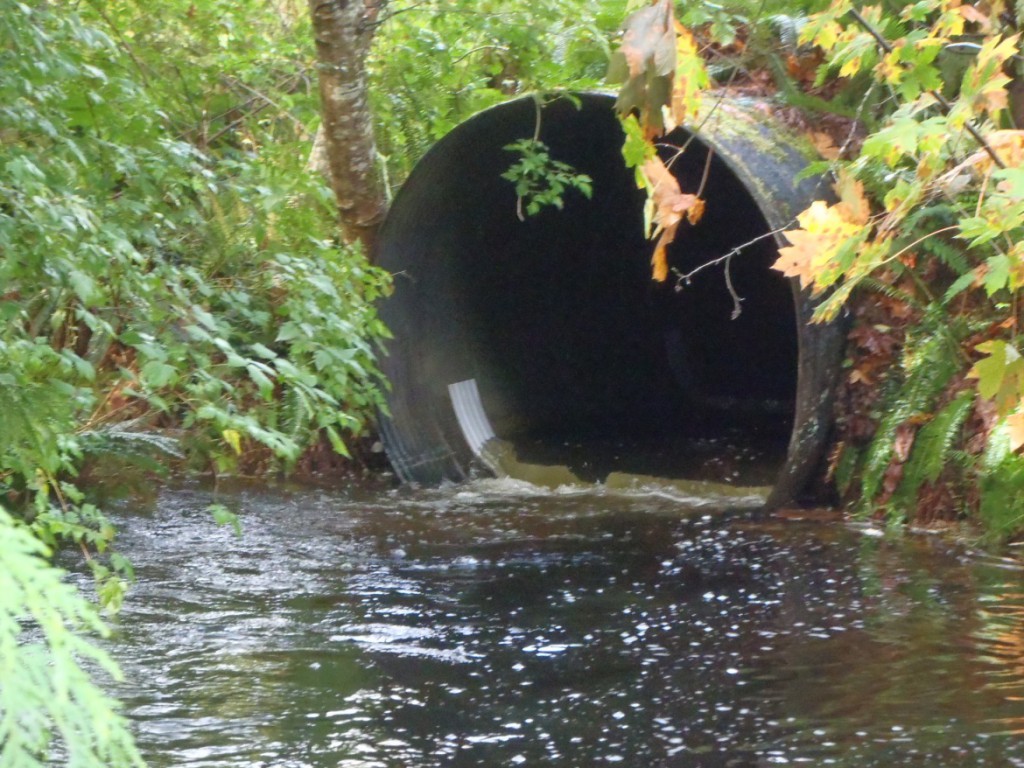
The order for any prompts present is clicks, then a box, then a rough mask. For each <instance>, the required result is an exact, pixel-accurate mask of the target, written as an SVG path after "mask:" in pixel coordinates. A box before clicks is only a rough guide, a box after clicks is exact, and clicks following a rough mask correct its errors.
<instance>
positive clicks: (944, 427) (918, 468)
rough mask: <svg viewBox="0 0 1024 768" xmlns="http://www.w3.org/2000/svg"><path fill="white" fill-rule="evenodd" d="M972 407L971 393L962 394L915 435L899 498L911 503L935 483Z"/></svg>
mask: <svg viewBox="0 0 1024 768" xmlns="http://www.w3.org/2000/svg"><path fill="white" fill-rule="evenodd" d="M973 406H974V391H973V390H967V391H964V392H961V393H960V394H959V395H958V396H957V397H956V398H954V399H953V401H952V402H950V403H949V404H948V405H946V407H945V408H943V409H942V410H941V411H939V412H938V413H937V414H935V416H934V417H933V418H932V420H931V421H930V422H928V424H926V425H925V426H924V427H922V428H921V431H920V432H918V434H917V439H916V440H915V441H914V449H913V452H912V453H911V455H910V460H909V461H908V462H907V466H906V470H905V471H904V474H903V482H902V483H901V487H900V496H901V497H902V498H903V499H905V500H906V501H907V502H913V500H914V499H916V498H917V492H918V489H919V488H920V487H921V486H922V485H923V484H924V483H925V482H932V483H933V482H935V481H936V480H937V479H938V477H939V475H940V474H941V473H942V470H943V469H944V468H945V467H946V466H947V465H948V464H949V463H950V459H951V456H950V452H951V450H952V448H953V445H954V443H955V442H956V439H957V437H958V436H959V435H960V429H961V427H963V424H964V421H966V420H967V416H968V415H969V414H970V412H971V408H972V407H973Z"/></svg>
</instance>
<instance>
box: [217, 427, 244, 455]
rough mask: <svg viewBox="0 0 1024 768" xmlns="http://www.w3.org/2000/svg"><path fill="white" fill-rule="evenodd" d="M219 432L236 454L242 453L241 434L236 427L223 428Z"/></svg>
mask: <svg viewBox="0 0 1024 768" xmlns="http://www.w3.org/2000/svg"><path fill="white" fill-rule="evenodd" d="M220 434H221V437H223V438H224V442H225V443H227V444H228V445H230V446H231V448H232V450H234V452H235V453H236V454H238V455H241V454H242V435H241V434H240V433H239V432H238V430H237V429H225V430H224V431H223V432H221V433H220Z"/></svg>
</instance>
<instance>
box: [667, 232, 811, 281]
mask: <svg viewBox="0 0 1024 768" xmlns="http://www.w3.org/2000/svg"><path fill="white" fill-rule="evenodd" d="M794 221H796V219H793V221H790V222H789V224H786V225H785V226H784V227H780V228H779V229H772V230H770V231H768V232H764V233H763V234H760V235H758V236H757V237H755V238H753V239H752V240H748V241H747V242H745V243H741V244H740V245H737V246H736V247H735V248H733V249H732V250H731V251H729V252H728V253H726V254H724V255H722V256H718V257H717V258H714V259H712V260H711V261H706V262H704V263H703V264H701V265H700V266H699V267H695V268H694V269H691V270H690V271H689V272H687V273H685V274H684V273H682V272H680V271H679V270H678V269H674V268H673V270H672V271H673V272H675V273H676V276H677V279H676V290H677V291H681V290H683V283H689V282H690V280H692V279H693V277H694V276H696V275H697V274H699V273H701V272H703V271H704V270H705V269H709V268H710V267H714V266H717V265H719V264H724V263H726V262H728V261H729V260H730V259H731V258H732V257H733V256H739V255H740V253H742V252H743V251H744V250H746V249H747V248H749V247H750V246H752V245H756V244H757V243H759V242H761V241H762V240H767V239H768V238H769V237H775V236H776V235H779V234H782V233H783V232H785V231H786V230H787V229H789V228H790V226H792V224H793V222H794ZM727 279H728V278H727Z"/></svg>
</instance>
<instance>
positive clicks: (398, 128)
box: [370, 0, 626, 181]
mask: <svg viewBox="0 0 1024 768" xmlns="http://www.w3.org/2000/svg"><path fill="white" fill-rule="evenodd" d="M625 5H626V4H625V2H624V0H600V1H599V2H596V3H584V4H581V3H577V2H572V0H426V1H425V2H419V3H415V4H414V5H412V6H411V7H409V8H398V7H393V8H391V9H390V11H389V10H388V9H385V11H384V14H383V18H384V21H383V23H382V25H381V26H380V28H379V29H378V31H377V35H376V38H375V43H374V51H373V55H372V57H371V61H370V70H371V85H372V90H371V97H372V101H373V109H374V113H375V116H376V119H377V126H378V127H377V140H378V145H379V148H380V151H381V152H382V153H383V155H384V156H385V157H386V159H387V163H388V168H389V175H390V178H391V179H392V180H396V181H401V180H402V179H404V178H405V176H406V175H407V174H408V172H409V171H410V170H411V169H412V166H413V165H414V164H415V163H416V161H417V160H419V158H420V157H422V155H423V154H424V153H425V152H426V151H427V149H429V148H430V147H431V145H433V143H434V142H435V141H437V140H438V139H440V138H441V137H442V136H444V135H445V134H446V133H448V131H450V130H451V129H452V128H454V127H455V126H456V125H458V124H459V123H461V122H462V121H463V120H465V119H466V118H467V117H469V116H470V115H472V114H474V113H475V112H478V111H480V110H481V109H485V108H486V107H490V106H493V105H495V104H498V103H499V102H502V101H505V100H506V99H508V98H510V97H513V96H518V95H522V94H525V93H530V92H544V91H549V90H552V89H566V90H586V89H588V88H594V87H597V86H598V85H599V84H600V82H601V79H602V78H603V76H604V72H605V68H606V67H607V61H608V55H609V53H610V51H611V40H612V38H613V37H614V35H615V33H616V31H617V30H618V27H619V25H620V24H621V23H622V20H623V17H624V15H625Z"/></svg>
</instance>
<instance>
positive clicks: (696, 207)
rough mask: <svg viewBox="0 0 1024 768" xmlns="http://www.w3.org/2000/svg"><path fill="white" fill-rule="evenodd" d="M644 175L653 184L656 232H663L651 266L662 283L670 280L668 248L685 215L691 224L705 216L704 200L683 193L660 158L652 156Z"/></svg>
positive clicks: (645, 164) (655, 276)
mask: <svg viewBox="0 0 1024 768" xmlns="http://www.w3.org/2000/svg"><path fill="white" fill-rule="evenodd" d="M643 172H644V176H645V177H646V178H647V181H648V183H649V184H650V185H651V190H652V192H651V200H652V202H653V203H654V224H655V227H656V228H655V232H657V233H660V237H659V238H658V242H657V244H656V245H655V247H654V255H653V256H652V257H651V266H652V272H653V277H654V279H655V280H657V281H658V282H659V283H661V282H664V281H665V280H667V279H668V255H667V253H666V249H667V248H668V246H669V244H670V243H671V242H672V241H673V240H675V237H676V232H677V231H678V229H679V224H680V223H681V222H682V220H683V217H684V216H685V217H686V220H687V221H689V222H690V223H691V224H696V223H697V222H698V221H700V219H701V216H703V215H704V201H703V200H702V199H701V198H699V197H697V196H696V195H693V194H689V193H687V192H683V191H682V189H681V188H680V187H679V180H678V179H676V177H675V176H673V175H672V172H671V171H670V170H669V169H668V168H667V167H666V166H665V163H663V162H662V160H661V158H659V157H652V158H651V159H650V160H648V161H647V162H646V163H644V166H643Z"/></svg>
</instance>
